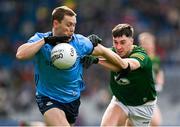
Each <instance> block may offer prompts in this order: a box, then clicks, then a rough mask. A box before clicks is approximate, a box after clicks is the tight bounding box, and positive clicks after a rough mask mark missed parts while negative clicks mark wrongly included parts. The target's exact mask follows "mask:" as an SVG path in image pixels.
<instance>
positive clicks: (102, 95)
mask: <svg viewBox="0 0 180 127" xmlns="http://www.w3.org/2000/svg"><path fill="white" fill-rule="evenodd" d="M61 5H67V6H69V7H71V8H72V9H74V11H75V12H76V13H77V27H76V33H81V34H83V35H85V36H87V35H89V34H91V33H95V34H98V35H99V36H100V37H102V38H103V40H104V43H103V45H105V46H111V29H112V28H113V27H114V26H115V25H116V24H118V23H124V22H127V23H130V24H131V25H132V26H134V28H135V41H136V44H138V42H137V35H138V34H139V33H140V32H144V31H149V32H152V33H153V34H155V35H156V37H157V52H158V54H159V56H160V57H161V60H162V67H163V69H164V71H165V78H166V79H165V86H164V90H163V92H162V93H160V95H159V100H158V103H159V106H160V109H161V111H162V115H163V123H162V125H180V122H179V119H180V92H179V90H180V1H179V0H170V1H169V0H151V1H146V0H96V1H93V0H26V1H23V0H1V1H0V17H1V18H0V125H19V124H20V123H22V122H31V121H42V117H41V114H40V113H39V111H38V109H37V105H36V103H35V98H34V87H35V85H34V82H33V66H32V63H31V62H30V61H26V62H21V61H17V60H16V59H15V53H16V50H17V47H18V46H19V45H20V44H22V43H25V42H26V41H27V39H28V38H29V37H30V36H32V35H33V33H34V32H37V31H38V32H45V31H49V30H51V19H50V15H51V12H52V9H53V8H55V7H57V6H61ZM84 78H85V81H86V83H87V86H86V90H85V91H84V92H83V93H82V105H81V108H80V115H79V118H78V121H77V123H76V124H77V125H99V124H100V120H101V117H102V114H103V112H104V110H105V108H106V106H107V104H108V103H109V101H110V94H109V87H108V81H109V73H108V71H107V70H104V69H102V68H101V67H99V66H92V67H91V69H89V70H86V71H85V76H84Z"/></svg>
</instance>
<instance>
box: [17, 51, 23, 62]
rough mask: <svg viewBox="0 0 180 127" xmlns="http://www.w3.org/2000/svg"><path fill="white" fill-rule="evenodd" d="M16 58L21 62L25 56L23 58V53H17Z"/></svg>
mask: <svg viewBox="0 0 180 127" xmlns="http://www.w3.org/2000/svg"><path fill="white" fill-rule="evenodd" d="M16 58H17V59H19V60H21V59H23V56H22V54H21V53H19V52H17V53H16Z"/></svg>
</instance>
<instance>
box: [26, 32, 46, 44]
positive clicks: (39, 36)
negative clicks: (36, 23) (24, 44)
mask: <svg viewBox="0 0 180 127" xmlns="http://www.w3.org/2000/svg"><path fill="white" fill-rule="evenodd" d="M42 38H43V35H42V33H35V34H34V36H32V37H31V38H30V39H29V40H28V43H33V42H36V41H39V40H41V39H42Z"/></svg>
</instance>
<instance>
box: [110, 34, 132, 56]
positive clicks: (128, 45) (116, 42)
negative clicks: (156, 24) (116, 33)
mask: <svg viewBox="0 0 180 127" xmlns="http://www.w3.org/2000/svg"><path fill="white" fill-rule="evenodd" d="M132 45H133V38H132V37H126V36H125V35H123V36H122V37H115V38H114V37H113V46H114V47H115V50H116V53H117V54H118V55H119V56H121V57H126V56H128V55H129V53H130V51H131V49H132Z"/></svg>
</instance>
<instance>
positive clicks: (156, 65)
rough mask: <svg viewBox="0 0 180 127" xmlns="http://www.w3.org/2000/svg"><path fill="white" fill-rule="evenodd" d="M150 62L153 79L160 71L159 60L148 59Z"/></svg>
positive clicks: (154, 57) (156, 57) (155, 57)
mask: <svg viewBox="0 0 180 127" xmlns="http://www.w3.org/2000/svg"><path fill="white" fill-rule="evenodd" d="M150 58H151V61H152V70H153V74H154V77H156V75H157V73H158V72H159V71H160V58H159V57H158V56H153V57H150Z"/></svg>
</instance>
